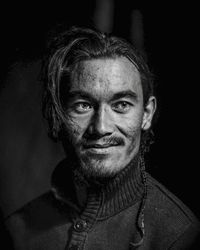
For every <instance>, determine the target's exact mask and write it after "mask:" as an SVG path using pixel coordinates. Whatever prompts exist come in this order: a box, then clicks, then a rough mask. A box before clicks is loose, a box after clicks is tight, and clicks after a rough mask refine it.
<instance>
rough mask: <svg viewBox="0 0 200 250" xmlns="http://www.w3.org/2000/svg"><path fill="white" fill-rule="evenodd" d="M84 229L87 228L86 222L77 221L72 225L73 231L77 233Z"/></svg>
mask: <svg viewBox="0 0 200 250" xmlns="http://www.w3.org/2000/svg"><path fill="white" fill-rule="evenodd" d="M86 228H87V222H86V221H83V220H77V221H76V222H75V223H74V229H75V230H76V231H77V232H83V231H84V230H85V229H86Z"/></svg>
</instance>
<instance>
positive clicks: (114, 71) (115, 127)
mask: <svg viewBox="0 0 200 250" xmlns="http://www.w3.org/2000/svg"><path fill="white" fill-rule="evenodd" d="M125 90H129V91H132V92H134V93H136V95H137V100H132V99H131V100H130V98H128V97H124V98H120V100H114V101H113V99H112V97H113V95H114V94H115V93H119V92H121V91H125ZM73 91H84V92H86V93H88V96H89V97H91V98H92V101H91V100H90V99H89V100H88V99H87V98H86V99H85V98H80V97H75V98H74V99H73V100H70V101H69V102H68V105H67V107H66V115H67V117H68V119H67V122H66V124H65V129H66V131H67V134H68V136H69V137H70V138H69V139H70V147H71V149H72V150H71V151H73V152H75V156H76V157H77V159H78V161H79V163H80V167H81V168H82V170H83V171H84V172H85V173H86V174H87V175H93V176H104V177H105V176H113V175H115V174H116V173H118V172H119V171H121V170H122V169H123V168H125V167H126V166H127V164H128V163H129V162H130V161H131V160H132V159H133V158H134V156H135V155H136V154H137V152H138V150H139V145H140V137H141V126H142V121H143V117H144V114H145V111H144V109H143V93H142V86H141V81H140V75H139V72H138V71H137V69H136V68H135V66H134V65H133V64H132V63H131V62H130V61H129V60H128V59H127V58H125V57H117V58H115V59H92V60H88V61H83V62H81V63H78V64H77V65H76V67H75V69H74V71H73V73H72V77H71V88H70V92H73ZM120 101H128V102H129V103H130V104H131V105H129V106H128V108H127V109H125V112H124V110H123V112H121V111H120V112H119V107H120V108H121V104H119V103H118V102H120ZM80 102H81V104H78V111H77V109H75V108H74V106H75V107H76V105H77V103H80ZM82 102H84V103H85V102H86V105H85V104H84V105H82ZM88 103H89V104H88ZM116 107H117V108H116ZM122 107H123V105H122ZM79 109H80V110H81V112H79ZM120 110H121V109H120ZM83 111H84V112H83ZM111 137H117V138H119V139H120V140H121V141H123V145H119V146H113V147H110V148H108V149H103V150H101V149H100V150H99V149H98V150H88V149H85V148H84V147H83V144H84V143H88V141H89V142H93V143H104V142H105V143H106V142H107V139H108V138H111ZM63 144H65V143H63ZM70 147H69V145H68V147H67V148H68V149H67V150H66V151H68V153H69V148H70Z"/></svg>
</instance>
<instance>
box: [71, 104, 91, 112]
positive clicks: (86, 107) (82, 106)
mask: <svg viewBox="0 0 200 250" xmlns="http://www.w3.org/2000/svg"><path fill="white" fill-rule="evenodd" d="M73 107H74V110H75V111H76V112H77V113H86V112H88V111H90V110H91V109H92V105H91V104H90V103H88V102H77V103H75V104H74V105H73Z"/></svg>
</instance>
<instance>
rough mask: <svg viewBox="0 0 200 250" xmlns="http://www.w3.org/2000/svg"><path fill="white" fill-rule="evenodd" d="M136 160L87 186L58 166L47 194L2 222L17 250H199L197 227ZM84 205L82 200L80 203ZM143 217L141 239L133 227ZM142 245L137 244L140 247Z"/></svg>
mask: <svg viewBox="0 0 200 250" xmlns="http://www.w3.org/2000/svg"><path fill="white" fill-rule="evenodd" d="M140 160H141V159H140V158H139V157H138V156H137V157H136V158H135V159H134V161H132V162H131V163H130V164H129V165H128V166H127V167H126V168H125V169H124V170H122V171H121V172H120V173H119V174H118V175H116V176H115V177H113V178H109V179H101V180H99V179H98V180H87V178H86V177H83V175H82V174H80V172H79V171H78V172H77V171H72V169H74V165H73V164H74V162H69V161H68V160H67V159H66V160H64V161H62V162H61V163H60V164H59V165H58V166H57V168H56V169H55V171H54V173H53V175H52V190H50V191H48V192H46V193H45V194H43V195H41V196H40V197H38V198H36V199H35V200H33V201H31V202H29V203H28V204H26V205H25V206H24V207H22V208H21V209H19V210H18V211H16V212H15V213H13V214H12V215H10V216H9V218H7V221H6V225H7V227H8V229H9V232H10V235H11V238H12V239H13V243H14V246H15V248H14V249H16V250H46V249H48V250H64V249H66V250H83V249H84V250H94V249H95V250H128V249H137V250H163V249H174V250H179V249H185V250H187V249H200V248H192V246H193V245H194V244H195V247H196V243H195V240H196V239H197V237H198V235H199V232H200V225H199V221H198V220H197V219H196V217H195V216H194V215H193V213H192V212H191V211H190V210H189V209H188V208H187V207H186V206H185V205H184V204H183V203H182V202H181V201H180V200H179V199H178V198H177V197H175V196H174V195H173V194H171V193H170V192H169V191H168V190H167V189H166V188H165V187H164V186H162V185H161V184H160V183H159V182H157V181H156V180H155V179H153V178H152V177H151V176H150V175H149V174H148V173H146V187H147V196H146V202H145V209H144V211H143V212H144V213H142V212H141V211H142V209H141V205H142V204H143V202H142V201H144V194H145V190H144V183H145V182H144V183H143V178H142V175H141V165H140V164H141V162H140ZM84 197H85V198H86V199H85V198H84ZM138 215H141V216H144V221H142V222H141V225H143V222H144V225H145V234H143V235H141V234H140V230H139V227H138V221H139V220H138V219H139V216H138ZM140 243H141V244H140Z"/></svg>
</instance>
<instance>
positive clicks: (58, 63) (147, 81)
mask: <svg viewBox="0 0 200 250" xmlns="http://www.w3.org/2000/svg"><path fill="white" fill-rule="evenodd" d="M117 57H126V58H127V59H128V60H129V61H130V62H131V63H133V64H134V66H135V67H136V68H137V70H138V72H139V74H140V78H141V84H142V90H143V100H144V106H145V105H146V104H147V102H148V99H149V97H150V96H152V95H153V94H154V86H153V82H154V81H153V75H152V73H151V72H150V70H149V68H148V66H147V63H146V61H145V59H144V58H143V57H142V55H141V54H140V53H139V52H138V51H137V49H136V48H134V47H133V45H132V44H130V43H129V42H127V41H125V40H124V39H122V38H118V37H116V36H113V35H111V34H106V33H103V32H100V31H98V30H95V29H89V28H80V27H72V28H71V29H69V30H67V31H65V32H61V33H59V34H57V35H56V36H54V37H53V38H52V39H50V41H49V44H48V48H47V54H46V56H45V57H44V63H43V70H42V80H43V82H44V91H43V103H42V106H43V116H44V117H45V118H46V119H47V121H48V125H49V136H50V137H51V138H52V139H54V140H57V139H61V138H60V137H61V136H60V132H61V131H62V126H63V124H64V121H65V112H64V109H63V105H62V101H61V99H62V98H61V96H62V95H63V93H62V92H63V91H62V90H63V89H62V84H61V83H62V79H63V77H64V78H65V85H66V86H65V88H68V89H69V87H70V77H71V73H72V72H73V69H74V67H75V65H76V64H77V63H79V62H81V61H84V60H92V59H98V58H117ZM65 93H66V92H65Z"/></svg>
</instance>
